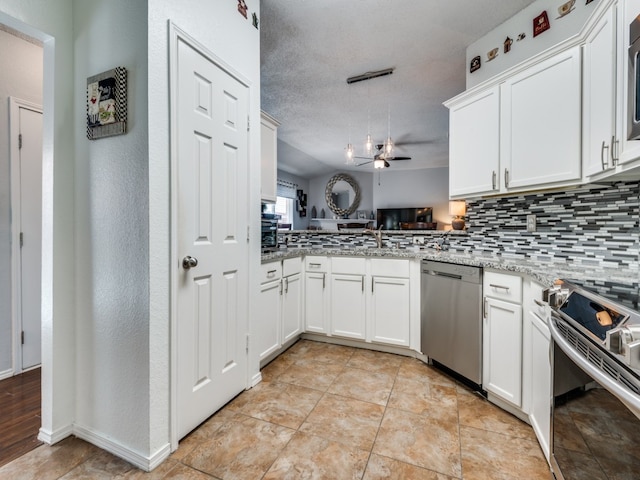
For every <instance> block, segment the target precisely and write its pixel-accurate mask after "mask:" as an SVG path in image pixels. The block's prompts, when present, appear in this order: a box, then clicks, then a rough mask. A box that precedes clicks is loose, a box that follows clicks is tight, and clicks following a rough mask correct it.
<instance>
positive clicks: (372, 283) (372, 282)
mask: <svg viewBox="0 0 640 480" xmlns="http://www.w3.org/2000/svg"><path fill="white" fill-rule="evenodd" d="M375 283H376V282H374V281H373V278H372V279H371V293H373V286H374V285H375Z"/></svg>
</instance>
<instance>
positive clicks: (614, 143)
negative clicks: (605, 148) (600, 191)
mask: <svg viewBox="0 0 640 480" xmlns="http://www.w3.org/2000/svg"><path fill="white" fill-rule="evenodd" d="M618 144H619V142H618V140H616V136H615V135H612V136H611V166H613V167H615V166H616V165H617V164H618Z"/></svg>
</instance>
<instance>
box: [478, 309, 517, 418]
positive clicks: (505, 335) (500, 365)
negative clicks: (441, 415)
mask: <svg viewBox="0 0 640 480" xmlns="http://www.w3.org/2000/svg"><path fill="white" fill-rule="evenodd" d="M484 302H485V303H484V309H485V310H484V316H485V318H484V331H483V369H482V377H483V378H482V385H483V387H484V388H485V389H486V390H487V391H490V392H492V393H494V394H496V395H498V396H499V397H500V398H502V399H504V400H506V401H508V402H510V403H512V404H513V405H515V406H517V407H520V405H521V402H522V306H521V305H517V304H514V303H509V302H503V301H501V300H496V299H494V298H488V297H485V300H484Z"/></svg>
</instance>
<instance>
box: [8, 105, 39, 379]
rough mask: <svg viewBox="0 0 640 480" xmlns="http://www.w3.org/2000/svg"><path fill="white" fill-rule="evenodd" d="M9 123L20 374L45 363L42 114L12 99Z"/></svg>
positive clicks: (30, 106)
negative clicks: (42, 330)
mask: <svg viewBox="0 0 640 480" xmlns="http://www.w3.org/2000/svg"><path fill="white" fill-rule="evenodd" d="M11 122H12V136H15V137H16V138H15V140H17V142H16V145H17V150H13V149H12V157H13V156H15V157H16V158H15V159H12V168H13V169H15V173H14V175H13V177H12V178H13V180H12V188H14V189H15V192H14V193H13V196H12V203H13V205H12V216H13V218H14V220H13V222H12V230H13V238H14V242H15V245H14V248H13V254H14V255H15V256H16V258H17V259H18V266H17V269H16V276H15V277H14V289H15V299H16V301H15V304H16V316H17V320H18V321H17V327H18V328H17V332H16V333H17V335H18V336H19V338H20V340H19V341H18V345H19V348H18V352H19V353H18V355H17V358H18V360H17V363H18V364H17V365H16V366H15V370H16V372H17V373H19V372H21V371H24V370H28V369H30V368H33V367H36V366H38V365H40V362H41V345H40V343H41V328H42V327H41V325H42V322H41V311H40V305H41V298H40V297H41V290H42V288H41V270H42V109H41V107H39V106H36V105H32V104H30V103H29V102H25V101H23V100H18V99H15V98H12V99H11ZM16 125H17V131H16V130H15V127H16ZM12 140H14V138H12ZM20 345H21V346H20Z"/></svg>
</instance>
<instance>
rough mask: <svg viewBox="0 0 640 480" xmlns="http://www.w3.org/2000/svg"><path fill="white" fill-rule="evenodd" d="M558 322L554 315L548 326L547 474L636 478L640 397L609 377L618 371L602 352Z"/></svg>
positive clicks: (639, 470) (639, 461) (568, 477)
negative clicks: (549, 471)
mask: <svg viewBox="0 0 640 480" xmlns="http://www.w3.org/2000/svg"><path fill="white" fill-rule="evenodd" d="M561 322H563V320H562V319H558V318H557V316H556V315H554V316H553V318H552V320H551V321H550V325H549V328H550V330H551V336H552V339H553V342H552V361H553V392H554V393H553V408H552V418H551V430H552V431H551V443H552V456H551V466H552V470H553V473H554V475H555V477H556V479H558V480H560V479H564V480H572V479H575V480H578V479H580V480H582V479H586V478H588V479H603V480H605V479H613V478H620V479H622V478H625V479H626V478H628V479H632V478H638V475H639V474H640V449H639V448H638V445H640V443H639V442H640V419H639V417H638V413H639V412H640V410H639V409H638V408H637V407H638V403H639V402H640V396H638V394H637V393H634V392H633V391H632V390H633V388H635V387H631V388H625V387H621V386H620V384H618V382H617V381H616V380H614V379H613V377H618V378H621V376H620V374H619V372H618V373H616V372H615V371H613V370H615V369H613V367H615V366H612V364H613V363H615V362H614V361H613V360H612V359H610V358H608V355H607V353H606V352H604V351H602V350H601V349H599V348H598V347H597V346H596V345H595V344H593V343H592V342H590V341H589V340H587V339H586V337H583V336H582V335H581V334H580V333H578V332H577V331H573V332H568V331H567V330H565V329H566V328H572V327H571V326H568V324H566V322H565V324H561ZM567 332H568V334H567ZM572 335H575V337H573V336H572ZM581 337H582V338H581ZM567 338H569V339H567ZM620 368H622V369H624V367H620ZM605 372H607V373H605ZM626 376H628V372H627V375H626ZM622 383H623V384H624V383H625V382H624V381H622ZM634 412H635V413H634Z"/></svg>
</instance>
